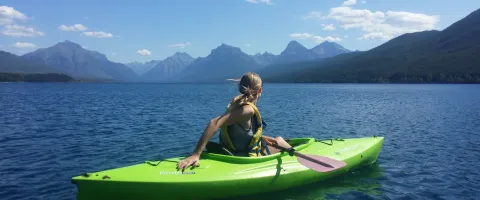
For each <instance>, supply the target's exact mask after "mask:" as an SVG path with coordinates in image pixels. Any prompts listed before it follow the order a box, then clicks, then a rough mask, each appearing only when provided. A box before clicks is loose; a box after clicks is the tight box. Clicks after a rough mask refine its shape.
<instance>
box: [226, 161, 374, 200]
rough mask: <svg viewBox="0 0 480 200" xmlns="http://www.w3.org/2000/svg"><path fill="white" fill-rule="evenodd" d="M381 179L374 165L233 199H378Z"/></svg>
mask: <svg viewBox="0 0 480 200" xmlns="http://www.w3.org/2000/svg"><path fill="white" fill-rule="evenodd" d="M382 177H383V170H382V169H381V167H380V166H379V164H378V163H374V164H372V165H369V166H364V167H362V168H359V169H356V170H354V171H352V172H349V173H347V174H344V175H341V176H338V177H334V178H331V179H329V180H325V181H321V182H317V183H313V184H309V185H304V186H299V187H296V188H291V189H288V190H283V191H278V192H270V193H264V194H259V195H254V196H246V197H245V196H244V197H238V198H233V199H234V200H240V199H254V200H257V199H258V200H265V199H279V200H280V199H285V200H287V199H288V200H303V199H378V198H381V197H382V196H383V193H382V190H381V185H380V183H379V181H380V179H382ZM229 199H232V198H229Z"/></svg>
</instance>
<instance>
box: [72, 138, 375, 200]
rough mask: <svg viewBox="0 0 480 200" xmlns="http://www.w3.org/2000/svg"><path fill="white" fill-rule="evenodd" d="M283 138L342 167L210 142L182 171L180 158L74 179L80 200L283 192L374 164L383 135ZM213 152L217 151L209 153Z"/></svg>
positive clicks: (88, 174) (214, 197)
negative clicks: (322, 167) (317, 167)
mask: <svg viewBox="0 0 480 200" xmlns="http://www.w3.org/2000/svg"><path fill="white" fill-rule="evenodd" d="M287 142H288V143H289V144H290V145H292V146H293V147H294V149H295V151H296V152H299V153H302V154H307V155H318V156H325V157H328V158H332V159H335V160H339V161H343V162H345V163H346V166H345V167H342V168H339V169H336V170H333V171H330V172H317V171H314V170H312V169H310V168H307V167H305V166H304V165H302V164H300V163H299V162H298V161H297V158H296V156H290V155H289V154H288V153H287V152H281V153H277V154H273V155H269V156H264V157H238V156H232V155H227V154H226V153H224V152H222V151H219V150H217V149H215V148H214V147H212V146H210V148H208V147H207V152H204V153H203V154H202V156H201V158H200V166H199V167H196V168H194V169H191V168H189V169H187V170H185V171H184V172H181V171H177V170H176V164H177V162H178V161H179V160H181V159H183V158H184V157H177V158H170V159H165V160H161V161H146V162H145V163H141V164H136V165H132V166H127V167H122V168H116V169H111V170H106V171H100V172H94V173H86V174H84V175H80V176H76V177H73V178H72V182H73V183H74V184H76V185H77V188H78V193H77V198H78V199H150V200H152V199H216V198H227V197H237V196H243V195H253V194H257V193H263V192H272V191H277V190H284V189H287V188H292V187H296V186H300V185H304V184H309V183H313V182H317V181H322V180H325V179H328V178H332V177H334V176H337V175H340V174H343V173H345V172H348V171H350V170H352V169H353V168H357V167H360V166H363V165H368V164H371V163H374V162H376V160H377V158H378V155H379V153H380V149H381V148H382V145H383V137H376V136H374V137H368V138H352V139H331V140H315V139H313V138H295V139H289V140H287ZM213 152H215V153H213Z"/></svg>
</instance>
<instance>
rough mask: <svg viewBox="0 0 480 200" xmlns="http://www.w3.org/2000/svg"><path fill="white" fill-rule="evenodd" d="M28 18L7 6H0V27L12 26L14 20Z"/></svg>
mask: <svg viewBox="0 0 480 200" xmlns="http://www.w3.org/2000/svg"><path fill="white" fill-rule="evenodd" d="M27 19H28V17H27V16H26V15H25V14H23V13H21V12H19V11H17V10H15V8H12V7H8V6H0V25H7V24H14V23H15V20H23V21H25V20H27Z"/></svg>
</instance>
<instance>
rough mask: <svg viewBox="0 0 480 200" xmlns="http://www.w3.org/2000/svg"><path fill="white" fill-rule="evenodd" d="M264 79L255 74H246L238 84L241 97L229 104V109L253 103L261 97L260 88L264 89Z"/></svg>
mask: <svg viewBox="0 0 480 200" xmlns="http://www.w3.org/2000/svg"><path fill="white" fill-rule="evenodd" d="M262 85H263V84H262V79H261V78H260V76H259V75H258V74H256V73H254V72H247V73H245V74H244V75H243V76H242V78H240V81H239V83H238V91H239V92H240V94H239V95H237V96H236V97H234V98H233V99H232V100H231V101H230V103H229V104H228V106H227V107H228V109H230V110H231V109H234V108H236V107H239V106H243V105H245V104H247V102H253V101H255V100H257V99H258V97H259V96H260V88H262Z"/></svg>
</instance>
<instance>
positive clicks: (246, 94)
mask: <svg viewBox="0 0 480 200" xmlns="http://www.w3.org/2000/svg"><path fill="white" fill-rule="evenodd" d="M262 86H263V84H262V79H261V78H260V76H258V74H256V73H252V72H249V73H246V74H244V75H243V76H242V78H241V79H240V83H239V86H238V89H239V91H240V93H241V94H240V95H238V96H236V97H235V98H233V99H232V100H231V101H230V103H229V104H228V106H227V112H225V114H223V115H221V116H218V117H215V118H213V119H212V120H210V123H209V124H208V126H207V128H206V129H205V131H204V132H203V134H202V136H201V137H200V139H199V141H198V143H197V146H196V148H195V150H194V152H193V153H192V154H191V155H190V156H189V157H187V158H185V159H184V160H182V161H180V162H179V163H178V165H177V167H178V169H182V170H184V169H185V168H187V167H189V166H198V165H199V164H200V163H199V158H200V154H201V153H202V151H203V148H205V145H206V144H207V142H208V141H209V140H210V139H211V138H212V137H213V135H214V134H215V132H217V130H218V129H219V128H221V131H220V143H221V144H222V145H223V146H225V147H226V148H227V149H228V150H230V151H231V152H234V154H235V155H237V156H263V155H268V154H274V153H277V152H279V151H280V150H278V149H276V148H273V147H271V146H270V145H271V144H272V143H274V144H277V145H279V146H282V147H285V148H290V147H291V146H290V145H289V144H288V143H287V142H286V141H285V140H284V139H283V138H282V137H276V138H271V137H268V136H263V135H262V130H263V128H262V120H261V116H260V113H259V112H258V109H257V107H256V106H255V105H256V103H257V101H258V98H259V97H260V96H261V95H262ZM267 144H268V146H267Z"/></svg>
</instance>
